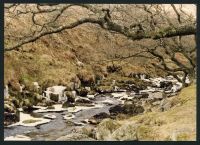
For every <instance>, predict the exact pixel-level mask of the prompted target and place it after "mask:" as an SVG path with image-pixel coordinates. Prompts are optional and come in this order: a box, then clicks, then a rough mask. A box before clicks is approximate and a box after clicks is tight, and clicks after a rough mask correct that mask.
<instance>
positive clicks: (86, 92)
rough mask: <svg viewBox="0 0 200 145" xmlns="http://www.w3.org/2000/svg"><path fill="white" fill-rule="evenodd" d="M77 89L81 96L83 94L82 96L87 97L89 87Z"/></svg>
mask: <svg viewBox="0 0 200 145" xmlns="http://www.w3.org/2000/svg"><path fill="white" fill-rule="evenodd" d="M76 91H77V94H78V95H79V96H82V97H86V96H87V94H88V92H89V91H88V90H87V89H85V88H80V89H77V90H76Z"/></svg>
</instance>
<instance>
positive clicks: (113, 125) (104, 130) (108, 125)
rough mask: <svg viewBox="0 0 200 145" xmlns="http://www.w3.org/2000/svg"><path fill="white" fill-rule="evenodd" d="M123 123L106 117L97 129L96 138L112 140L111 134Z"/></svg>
mask: <svg viewBox="0 0 200 145" xmlns="http://www.w3.org/2000/svg"><path fill="white" fill-rule="evenodd" d="M120 126H121V125H120V124H119V123H118V122H117V121H115V120H112V119H104V120H103V121H102V122H101V123H100V124H99V125H98V126H97V129H96V138H97V139H98V140H111V139H112V136H111V134H112V133H113V132H114V131H115V130H116V129H118V128H119V127H120Z"/></svg>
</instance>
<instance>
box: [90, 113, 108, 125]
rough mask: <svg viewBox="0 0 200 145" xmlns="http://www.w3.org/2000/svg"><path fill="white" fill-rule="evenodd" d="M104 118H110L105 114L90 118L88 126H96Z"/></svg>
mask: <svg viewBox="0 0 200 145" xmlns="http://www.w3.org/2000/svg"><path fill="white" fill-rule="evenodd" d="M105 118H110V115H109V114H107V113H105V112H101V113H98V114H96V115H94V116H93V117H91V118H90V119H89V120H88V122H89V123H90V124H93V125H97V124H99V123H100V122H101V121H102V120H103V119H105Z"/></svg>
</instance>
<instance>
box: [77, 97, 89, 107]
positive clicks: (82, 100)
mask: <svg viewBox="0 0 200 145" xmlns="http://www.w3.org/2000/svg"><path fill="white" fill-rule="evenodd" d="M79 104H81V105H82V104H92V101H91V100H89V99H87V98H77V99H76V105H79Z"/></svg>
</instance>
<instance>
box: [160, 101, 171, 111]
mask: <svg viewBox="0 0 200 145" xmlns="http://www.w3.org/2000/svg"><path fill="white" fill-rule="evenodd" d="M172 106H173V105H172V101H170V100H168V99H163V100H162V101H161V102H160V106H159V107H160V111H167V110H169V109H170V108H171V107H172Z"/></svg>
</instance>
